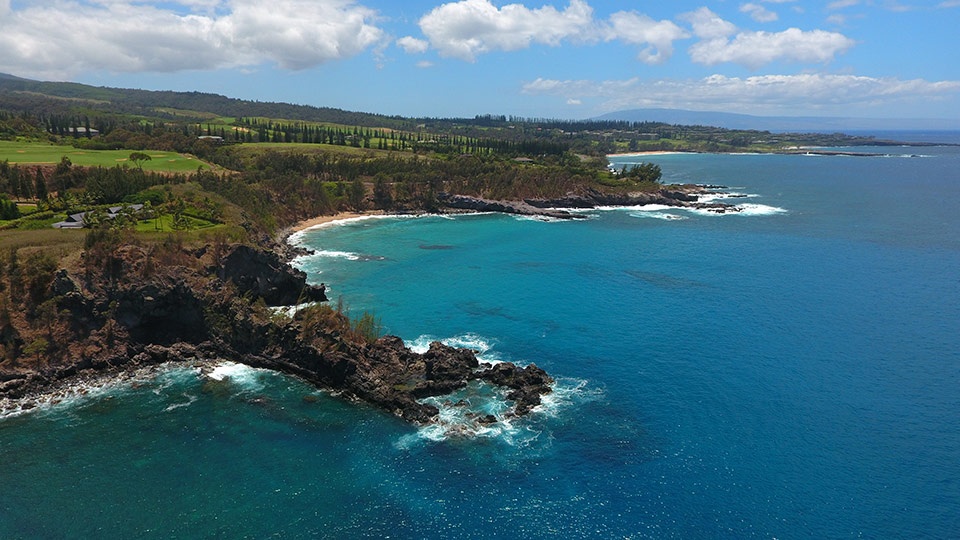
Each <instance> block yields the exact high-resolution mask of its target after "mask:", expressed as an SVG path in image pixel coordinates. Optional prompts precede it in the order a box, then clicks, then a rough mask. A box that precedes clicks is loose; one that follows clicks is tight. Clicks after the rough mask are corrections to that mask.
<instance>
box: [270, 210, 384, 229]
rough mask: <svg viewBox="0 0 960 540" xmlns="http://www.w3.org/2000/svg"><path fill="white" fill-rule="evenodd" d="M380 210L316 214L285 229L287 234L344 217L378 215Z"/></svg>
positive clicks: (353, 217)
mask: <svg viewBox="0 0 960 540" xmlns="http://www.w3.org/2000/svg"><path fill="white" fill-rule="evenodd" d="M381 213H382V212H379V211H377V212H340V213H337V214H333V215H329V216H317V217H315V218H310V219H305V220H303V221H301V222H299V223H297V224H295V225H293V226H291V227H290V228H289V229H287V233H288V234H293V233H295V232H300V231H305V230H307V229H311V228H313V227H318V226H320V225H326V224H328V223H333V222H335V221H342V220H346V219H357V218H362V217H366V216H376V215H380V214H381Z"/></svg>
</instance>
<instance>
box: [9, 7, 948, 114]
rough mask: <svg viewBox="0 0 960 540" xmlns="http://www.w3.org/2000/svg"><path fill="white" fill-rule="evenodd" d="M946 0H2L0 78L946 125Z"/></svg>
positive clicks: (355, 104) (529, 109)
mask: <svg viewBox="0 0 960 540" xmlns="http://www.w3.org/2000/svg"><path fill="white" fill-rule="evenodd" d="M958 27H960V0H933V1H928V2H920V1H912V0H836V1H832V2H808V1H804V0H750V1H714V2H703V1H699V2H697V1H686V0H679V1H673V2H662V1H658V2H654V1H613V0H562V1H561V0H521V1H516V2H500V1H492V0H462V1H456V2H442V1H439V0H433V1H428V0H358V1H348V0H269V1H263V0H168V1H164V2H156V1H151V0H29V1H27V0H0V51H2V53H0V72H5V73H12V74H14V75H19V76H22V77H30V78H37V79H42V80H70V81H77V82H83V83H88V84H95V85H103V86H120V87H130V88H145V89H156V90H198V91H204V92H216V93H220V94H224V95H228V96H231V97H238V98H245V99H255V100H260V101H286V102H291V103H301V104H309V105H317V106H331V107H339V108H343V109H348V110H359V111H368V112H376V113H382V114H401V115H411V116H473V115H476V114H486V113H494V114H508V115H521V116H527V117H551V118H561V117H562V118H588V117H591V116H596V115H599V114H603V113H606V112H611V111H616V110H624V109H632V108H644V107H658V108H682V109H693V110H705V111H724V112H738V113H747V114H759V115H783V116H849V117H872V118H938V119H949V120H956V124H957V127H958V128H960V37H958V36H960V32H958V30H957V28H958Z"/></svg>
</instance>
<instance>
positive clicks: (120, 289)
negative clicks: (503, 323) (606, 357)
mask: <svg viewBox="0 0 960 540" xmlns="http://www.w3.org/2000/svg"><path fill="white" fill-rule="evenodd" d="M84 258H85V259H84V268H83V269H82V270H80V271H77V270H74V271H73V272H71V271H68V270H65V269H60V270H57V271H56V272H55V273H53V274H52V275H51V278H50V279H49V283H46V284H41V285H43V287H42V288H38V290H37V291H36V298H32V299H31V300H30V301H29V302H28V304H25V309H23V310H21V311H19V312H11V311H10V310H9V309H7V311H6V312H5V315H4V317H3V319H2V320H0V337H2V338H3V350H2V352H3V353H4V361H3V362H0V408H3V409H6V410H11V409H26V408H30V407H32V406H34V405H35V403H36V402H37V400H38V399H40V398H42V397H43V395H44V394H46V393H50V392H51V391H54V390H57V389H60V388H62V387H64V386H66V385H70V384H73V383H76V382H78V381H82V380H84V379H98V378H102V377H103V376H104V375H110V374H119V373H124V372H129V371H131V370H134V369H137V368H140V367H144V366H150V365H155V364H159V363H165V362H190V363H193V364H195V365H199V366H200V367H201V368H203V367H204V366H212V365H213V364H215V363H216V362H218V361H221V360H230V361H236V362H242V363H245V364H248V365H251V366H254V367H261V368H268V369H273V370H277V371H281V372H284V373H288V374H291V375H295V376H298V377H301V378H303V379H305V380H307V381H310V382H311V383H313V384H315V385H317V386H319V387H322V388H328V389H331V390H336V391H338V392H340V393H341V395H344V396H346V397H348V398H355V399H359V400H363V401H365V402H368V403H370V404H372V405H374V406H376V407H379V408H381V409H383V410H386V411H389V412H391V413H394V414H396V415H398V416H401V417H403V418H405V419H407V420H409V421H411V422H415V423H420V424H424V423H430V422H432V421H434V420H435V419H436V416H437V414H438V410H437V409H436V407H434V406H432V405H429V404H424V403H421V402H420V400H421V399H422V398H425V397H430V396H439V395H444V394H446V393H449V392H452V391H454V390H457V389H459V388H462V387H464V386H466V385H467V384H468V383H469V382H470V381H474V380H478V381H479V380H483V381H487V382H488V383H490V384H496V385H500V386H504V387H507V388H509V392H510V394H509V399H511V400H512V401H513V402H514V406H513V409H512V411H511V413H509V414H510V415H521V414H525V413H527V412H529V411H530V410H531V409H532V408H534V407H535V406H536V405H538V404H539V403H540V396H541V395H542V394H545V393H548V392H550V391H551V389H550V384H551V383H552V379H551V378H550V377H549V376H548V375H547V374H546V373H545V372H544V371H543V370H541V369H539V368H537V367H536V366H534V365H530V366H526V367H519V366H516V365H513V364H499V365H497V366H490V365H487V364H482V363H480V362H479V361H478V360H477V358H476V355H475V354H474V352H473V351H470V350H467V349H455V348H452V347H448V346H445V345H443V344H440V343H434V344H432V345H431V346H430V349H429V351H427V352H426V353H423V354H418V353H415V352H413V351H411V350H410V349H408V348H407V347H405V346H404V344H403V342H402V340H400V338H397V337H395V336H386V337H380V338H376V337H375V336H371V335H369V334H364V333H363V332H359V331H357V330H356V328H354V327H353V326H352V325H351V322H350V320H349V319H348V318H347V317H346V316H345V315H343V314H341V313H339V312H337V311H336V310H334V309H332V308H330V307H328V306H327V305H326V304H324V303H323V302H324V301H325V300H326V296H325V294H324V291H323V289H322V288H318V287H313V286H311V285H309V284H307V282H306V276H305V274H303V273H302V272H300V271H299V270H296V269H293V268H292V267H290V266H289V265H288V264H287V263H286V261H285V260H283V259H281V258H280V257H279V256H278V255H277V254H276V252H275V251H272V250H264V249H259V248H254V247H250V246H246V245H211V246H206V247H203V248H200V249H197V250H186V249H183V248H179V247H174V248H166V249H162V250H161V249H157V248H145V247H142V246H136V245H118V246H112V247H110V249H101V250H96V249H93V250H88V251H87V252H86V253H85V254H84ZM304 302H311V303H313V304H312V305H307V306H305V307H303V308H302V309H299V310H297V311H296V313H294V314H293V315H287V314H284V313H281V312H277V311H275V310H272V309H271V307H273V306H285V305H292V304H298V303H304ZM38 305H42V306H47V307H46V308H44V309H43V310H39V309H37V306H38ZM31 345H32V346H31Z"/></svg>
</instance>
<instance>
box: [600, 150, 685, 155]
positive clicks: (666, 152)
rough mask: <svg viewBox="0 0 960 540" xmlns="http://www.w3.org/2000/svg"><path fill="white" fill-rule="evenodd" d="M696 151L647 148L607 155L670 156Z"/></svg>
mask: <svg viewBox="0 0 960 540" xmlns="http://www.w3.org/2000/svg"><path fill="white" fill-rule="evenodd" d="M694 153H696V152H678V151H676V150H647V151H644V152H623V153H621V154H607V157H624V156H669V155H673V154H694Z"/></svg>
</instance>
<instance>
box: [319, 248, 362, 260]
mask: <svg viewBox="0 0 960 540" xmlns="http://www.w3.org/2000/svg"><path fill="white" fill-rule="evenodd" d="M313 255H314V256H316V257H328V258H332V259H347V260H348V261H359V260H360V254H359V253H352V252H350V251H335V250H331V249H321V250H318V251H315V252H313Z"/></svg>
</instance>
